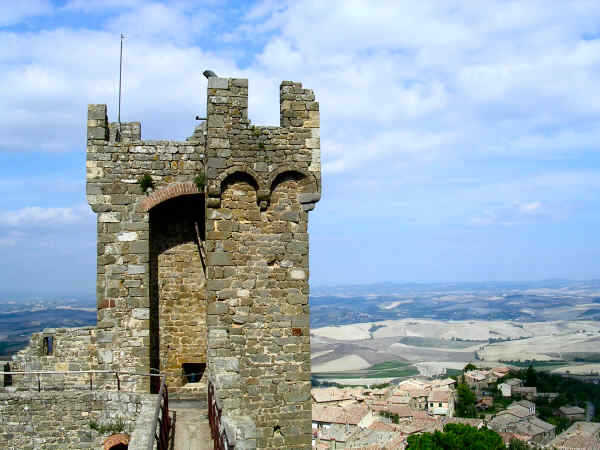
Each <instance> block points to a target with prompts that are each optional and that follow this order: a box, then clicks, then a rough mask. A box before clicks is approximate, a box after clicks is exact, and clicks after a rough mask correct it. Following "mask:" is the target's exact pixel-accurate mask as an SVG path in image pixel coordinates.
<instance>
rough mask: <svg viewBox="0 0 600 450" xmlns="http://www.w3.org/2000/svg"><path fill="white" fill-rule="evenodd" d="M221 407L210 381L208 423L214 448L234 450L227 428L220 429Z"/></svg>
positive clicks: (217, 449)
mask: <svg viewBox="0 0 600 450" xmlns="http://www.w3.org/2000/svg"><path fill="white" fill-rule="evenodd" d="M221 415H222V411H221V408H219V406H218V405H217V402H216V398H215V388H214V386H213V384H212V383H211V382H210V380H209V382H208V423H209V426H210V434H211V437H212V439H213V444H214V450H233V449H234V446H233V445H231V444H230V443H229V440H228V439H227V435H226V434H225V430H219V429H220V425H221Z"/></svg>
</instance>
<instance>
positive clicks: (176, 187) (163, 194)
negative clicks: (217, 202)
mask: <svg viewBox="0 0 600 450" xmlns="http://www.w3.org/2000/svg"><path fill="white" fill-rule="evenodd" d="M201 193H202V192H201V191H199V190H198V186H196V183H192V182H187V183H177V184H171V185H170V186H167V187H166V188H163V189H160V190H158V191H156V192H153V193H152V194H150V195H149V196H147V197H146V198H144V200H142V202H141V203H140V210H141V211H143V212H147V211H149V210H150V209H152V208H154V207H155V206H156V205H158V204H160V203H162V202H164V201H167V200H170V199H172V198H175V197H179V196H180V195H189V194H201Z"/></svg>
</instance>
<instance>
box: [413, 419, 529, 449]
mask: <svg viewBox="0 0 600 450" xmlns="http://www.w3.org/2000/svg"><path fill="white" fill-rule="evenodd" d="M467 448H468V449H472V450H506V445H504V442H503V441H502V437H500V435H499V434H498V433H496V432H495V431H493V430H489V429H487V428H481V429H477V428H475V427H471V426H469V425H462V424H451V423H449V424H447V425H446V426H444V431H443V432H440V431H436V432H434V433H421V434H414V435H412V436H409V437H408V439H407V447H406V449H407V450H463V449H467ZM508 450H531V447H530V446H529V445H527V444H526V443H525V442H522V441H519V440H518V439H514V438H513V439H511V440H510V443H509V445H508Z"/></svg>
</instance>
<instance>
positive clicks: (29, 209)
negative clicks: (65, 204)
mask: <svg viewBox="0 0 600 450" xmlns="http://www.w3.org/2000/svg"><path fill="white" fill-rule="evenodd" d="M89 210H90V208H89V207H88V206H87V205H80V206H76V207H70V208H42V207H39V206H26V207H24V208H21V209H18V210H14V211H0V226H5V227H28V226H40V225H41V226H49V225H65V224H73V223H75V222H78V221H81V220H83V219H84V218H85V217H86V216H88V217H89V216H91V213H90V212H89Z"/></svg>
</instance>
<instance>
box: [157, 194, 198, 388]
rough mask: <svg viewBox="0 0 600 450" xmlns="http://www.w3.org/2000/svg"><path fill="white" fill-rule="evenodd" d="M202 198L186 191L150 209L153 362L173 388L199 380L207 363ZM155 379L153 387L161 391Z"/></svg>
mask: <svg viewBox="0 0 600 450" xmlns="http://www.w3.org/2000/svg"><path fill="white" fill-rule="evenodd" d="M204 216H205V209H204V197H203V195H201V194H192V195H182V196H179V197H176V198H172V199H170V200H168V201H165V202H163V203H160V204H158V205H156V206H155V207H154V208H152V209H151V210H150V261H149V263H150V324H149V325H150V364H151V369H152V370H154V371H160V372H163V373H166V374H167V384H168V385H169V389H171V390H175V391H176V390H177V388H181V387H183V386H185V385H187V384H189V383H198V382H199V381H200V380H201V379H202V374H203V371H204V368H205V367H206V277H205V272H204V270H205V268H204V263H203V260H202V257H201V252H200V247H201V246H202V245H203V241H204V239H205V237H204V236H205V229H204V228H205V226H204V223H205V220H204ZM159 384H160V383H159V380H158V377H156V378H155V379H154V380H153V384H152V392H158V387H159Z"/></svg>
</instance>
